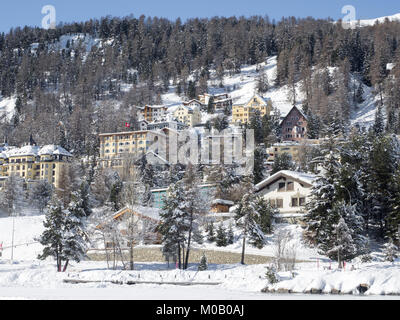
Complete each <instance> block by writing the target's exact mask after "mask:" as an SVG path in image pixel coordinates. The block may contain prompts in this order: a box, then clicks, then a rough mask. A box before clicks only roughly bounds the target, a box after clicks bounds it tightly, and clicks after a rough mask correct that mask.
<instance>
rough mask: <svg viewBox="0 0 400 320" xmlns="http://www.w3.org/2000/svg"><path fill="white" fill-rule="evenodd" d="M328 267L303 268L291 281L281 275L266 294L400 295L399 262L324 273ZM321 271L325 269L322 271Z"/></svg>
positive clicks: (304, 266) (323, 265)
mask: <svg viewBox="0 0 400 320" xmlns="http://www.w3.org/2000/svg"><path fill="white" fill-rule="evenodd" d="M328 266H329V265H328V264H322V265H320V269H319V270H318V269H317V267H316V265H314V266H313V267H312V268H310V265H303V266H302V267H301V269H300V270H296V271H295V273H296V274H297V275H296V276H295V277H294V278H292V276H290V275H288V274H287V273H281V274H280V276H281V278H282V279H283V281H281V282H279V283H277V284H274V285H268V286H267V287H266V289H267V290H266V291H267V292H290V293H324V294H330V293H334V294H339V293H340V294H360V293H363V291H365V293H364V294H365V295H400V260H399V261H398V262H396V263H384V262H381V263H374V264H365V265H361V266H359V267H356V268H355V270H353V271H352V270H351V266H348V267H347V270H327V268H328ZM324 268H325V269H324Z"/></svg>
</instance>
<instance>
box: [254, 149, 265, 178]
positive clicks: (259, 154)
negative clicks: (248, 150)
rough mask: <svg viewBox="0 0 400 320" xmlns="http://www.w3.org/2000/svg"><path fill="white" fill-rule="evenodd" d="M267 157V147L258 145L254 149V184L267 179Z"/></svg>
mask: <svg viewBox="0 0 400 320" xmlns="http://www.w3.org/2000/svg"><path fill="white" fill-rule="evenodd" d="M266 157H267V155H266V152H265V148H261V147H257V148H256V149H255V150H254V170H253V171H254V173H253V175H254V184H258V183H260V182H261V181H263V180H264V179H265V173H264V170H265V166H264V160H265V159H266Z"/></svg>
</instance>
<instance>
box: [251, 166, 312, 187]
mask: <svg viewBox="0 0 400 320" xmlns="http://www.w3.org/2000/svg"><path fill="white" fill-rule="evenodd" d="M280 177H285V178H289V179H293V180H296V181H298V182H301V183H304V184H306V185H308V186H310V187H311V186H312V185H313V183H314V181H315V180H316V179H317V176H316V175H315V174H311V173H305V172H297V171H289V170H282V171H279V172H277V173H275V174H274V175H272V176H270V177H269V178H267V179H265V180H264V181H262V182H260V183H259V184H257V185H256V186H255V188H256V191H257V192H259V191H261V190H262V189H264V188H265V187H266V186H268V185H270V184H271V183H273V182H274V181H275V180H276V179H278V178H280Z"/></svg>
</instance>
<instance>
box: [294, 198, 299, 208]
mask: <svg viewBox="0 0 400 320" xmlns="http://www.w3.org/2000/svg"><path fill="white" fill-rule="evenodd" d="M298 206H299V199H298V198H292V207H298Z"/></svg>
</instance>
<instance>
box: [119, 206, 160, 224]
mask: <svg viewBox="0 0 400 320" xmlns="http://www.w3.org/2000/svg"><path fill="white" fill-rule="evenodd" d="M128 212H131V213H133V214H135V215H138V216H142V217H144V218H148V219H151V220H154V221H160V220H161V217H160V209H157V208H151V207H142V206H128V207H125V208H123V209H121V210H119V211H118V212H116V213H115V214H114V216H113V219H114V220H115V219H118V218H120V217H122V216H124V215H125V214H126V213H128Z"/></svg>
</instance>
